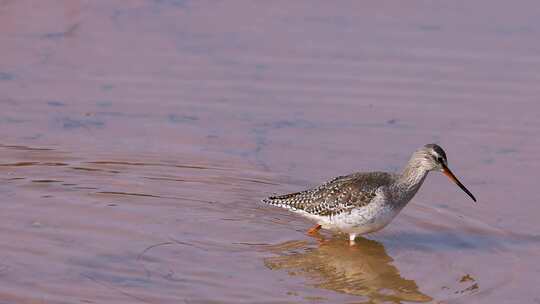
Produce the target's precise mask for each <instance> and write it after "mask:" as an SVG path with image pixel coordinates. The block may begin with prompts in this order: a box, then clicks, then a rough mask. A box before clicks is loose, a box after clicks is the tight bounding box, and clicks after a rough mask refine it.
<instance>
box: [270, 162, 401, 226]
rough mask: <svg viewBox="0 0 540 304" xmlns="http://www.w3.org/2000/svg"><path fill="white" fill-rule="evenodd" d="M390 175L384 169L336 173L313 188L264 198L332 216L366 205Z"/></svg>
mask: <svg viewBox="0 0 540 304" xmlns="http://www.w3.org/2000/svg"><path fill="white" fill-rule="evenodd" d="M393 178H395V177H394V176H393V175H392V174H390V173H386V172H369V173H353V174H350V175H345V176H338V177H336V178H334V179H332V180H330V181H328V182H326V183H324V184H322V185H320V186H318V187H316V188H313V189H308V190H305V191H301V192H296V193H290V194H285V195H278V196H271V197H269V198H267V199H264V200H263V201H264V202H265V203H268V204H271V205H274V206H278V207H283V208H288V209H292V210H302V211H305V212H307V213H310V214H313V215H319V216H335V215H338V214H341V213H344V212H348V211H350V210H352V209H354V208H360V207H364V206H367V205H368V204H369V203H370V202H371V200H372V199H373V198H374V197H375V191H376V190H377V189H378V188H379V187H381V186H384V185H385V184H389V183H390V182H391V181H392V180H393Z"/></svg>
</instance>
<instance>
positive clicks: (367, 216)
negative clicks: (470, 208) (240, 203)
mask: <svg viewBox="0 0 540 304" xmlns="http://www.w3.org/2000/svg"><path fill="white" fill-rule="evenodd" d="M429 171H441V172H443V173H444V174H445V175H447V176H448V177H450V179H451V180H453V181H454V182H455V183H456V184H457V185H458V186H459V187H461V189H463V190H464V191H465V192H466V193H467V194H469V196H471V198H472V199H473V200H474V201H476V199H475V198H474V196H473V195H472V194H471V193H470V192H469V191H468V190H467V189H466V188H465V186H463V185H462V184H461V183H460V182H459V181H458V180H457V178H456V177H455V176H454V175H453V174H452V173H451V171H450V170H449V169H448V167H447V160H446V153H445V152H444V151H443V149H442V148H441V147H439V146H438V145H435V144H428V145H425V146H424V147H422V148H420V149H419V150H417V151H416V152H415V153H414V154H413V156H412V157H411V159H410V160H409V162H408V163H407V166H406V167H405V169H404V170H403V172H402V173H401V174H396V173H387V172H368V173H362V172H360V173H353V174H350V175H346V176H339V177H336V178H334V179H332V180H330V181H328V182H326V183H324V184H322V185H320V186H318V187H315V188H312V189H308V190H305V191H301V192H296V193H290V194H285V195H278V196H271V197H269V198H266V199H264V200H263V202H265V203H267V204H270V205H274V206H278V207H282V208H286V209H289V210H291V211H293V212H296V213H299V214H301V215H303V216H306V217H308V218H311V219H313V220H315V221H316V222H317V223H318V224H319V225H320V226H322V228H326V229H331V230H338V231H342V232H345V233H348V234H349V236H350V240H351V241H354V238H355V237H356V235H357V234H364V233H369V232H374V231H377V230H379V229H382V228H383V227H385V226H386V225H387V224H388V223H390V222H391V221H392V219H393V218H394V217H395V216H396V215H397V214H398V213H399V212H400V211H401V210H402V209H403V207H405V205H407V203H408V202H409V201H410V200H411V199H412V198H413V196H414V195H415V194H416V192H417V191H418V189H419V188H420V186H421V185H422V183H423V182H424V180H425V178H426V176H427V174H428V172H429Z"/></svg>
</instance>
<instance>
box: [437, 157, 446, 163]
mask: <svg viewBox="0 0 540 304" xmlns="http://www.w3.org/2000/svg"><path fill="white" fill-rule="evenodd" d="M437 162H439V163H441V164H444V160H443V158H442V157H440V156H437Z"/></svg>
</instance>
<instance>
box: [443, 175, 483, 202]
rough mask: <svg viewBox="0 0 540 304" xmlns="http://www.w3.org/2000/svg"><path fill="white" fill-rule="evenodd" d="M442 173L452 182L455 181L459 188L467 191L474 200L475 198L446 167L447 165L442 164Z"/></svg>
mask: <svg viewBox="0 0 540 304" xmlns="http://www.w3.org/2000/svg"><path fill="white" fill-rule="evenodd" d="M442 173H443V174H444V175H446V176H448V178H449V179H450V180H451V181H453V182H454V183H456V185H458V186H459V187H460V188H461V190H463V191H465V193H467V194H468V195H469V196H470V197H471V198H472V200H473V201H475V202H476V198H475V197H474V195H473V194H472V193H471V191H469V190H468V189H467V188H466V187H465V186H464V185H463V184H462V183H461V182H460V181H459V180H458V179H457V177H456V176H455V175H454V173H452V171H450V169H448V167H446V166H444V167H443V171H442Z"/></svg>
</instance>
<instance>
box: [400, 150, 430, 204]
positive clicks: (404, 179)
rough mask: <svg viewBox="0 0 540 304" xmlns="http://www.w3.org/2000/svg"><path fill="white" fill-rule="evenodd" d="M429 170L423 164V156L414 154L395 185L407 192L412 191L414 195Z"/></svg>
mask: <svg viewBox="0 0 540 304" xmlns="http://www.w3.org/2000/svg"><path fill="white" fill-rule="evenodd" d="M428 172H429V170H427V169H426V168H425V166H424V165H423V164H422V160H421V158H419V157H418V156H417V155H413V157H412V158H411V160H409V162H408V163H407V165H406V166H405V168H404V169H403V171H402V172H401V174H400V176H399V178H398V179H397V181H396V184H395V186H397V187H399V188H401V189H402V190H405V191H407V192H412V193H411V194H412V195H414V193H416V191H418V189H419V188H420V186H421V185H422V183H423V182H424V180H425V179H426V176H427V174H428Z"/></svg>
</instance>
